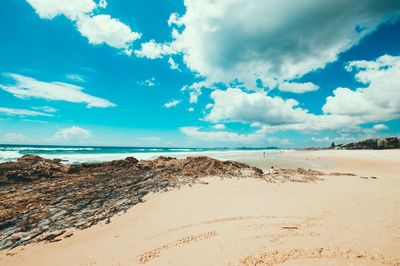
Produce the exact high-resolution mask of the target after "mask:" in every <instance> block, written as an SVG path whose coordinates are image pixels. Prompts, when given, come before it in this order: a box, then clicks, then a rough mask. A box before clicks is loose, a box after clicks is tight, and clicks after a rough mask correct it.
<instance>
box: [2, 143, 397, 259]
mask: <svg viewBox="0 0 400 266" xmlns="http://www.w3.org/2000/svg"><path fill="white" fill-rule="evenodd" d="M235 156H237V158H236V159H239V160H241V161H245V162H247V163H250V164H252V165H254V166H258V167H260V166H261V167H262V168H264V169H267V168H268V167H269V166H270V165H271V164H273V165H274V166H276V167H279V166H280V165H285V166H288V165H289V166H292V167H295V168H296V167H298V166H301V167H304V166H305V165H312V166H313V167H314V168H315V169H318V170H323V171H324V172H326V173H330V172H335V171H336V172H340V173H346V172H347V173H354V174H355V175H354V176H350V175H327V176H324V177H323V179H324V180H321V181H316V182H314V183H282V184H280V183H267V182H265V181H263V180H260V179H252V178H247V179H223V180H221V179H220V178H216V177H207V178H205V179H204V182H206V183H208V184H206V185H205V184H197V185H194V186H192V187H190V186H186V187H183V188H181V189H179V190H172V191H169V192H164V193H157V194H151V195H149V196H146V198H145V202H144V203H142V204H139V205H136V206H135V207H133V208H131V209H129V210H128V211H127V212H126V213H124V214H121V215H119V216H116V217H114V218H112V219H111V223H109V224H99V225H96V226H93V227H91V228H89V229H86V230H83V231H74V232H73V233H74V234H73V235H72V236H71V237H69V238H67V239H63V240H62V241H59V242H56V243H45V244H36V245H30V246H26V247H24V248H17V249H13V250H8V251H2V252H1V253H0V264H1V265H256V264H257V265H259V264H260V265H276V264H279V265H400V176H399V175H398V173H400V151H398V150H392V151H307V152H290V153H283V154H277V155H275V156H271V157H269V158H267V159H263V158H259V157H258V155H257V156H253V157H251V158H248V157H247V158H240V156H239V155H235Z"/></svg>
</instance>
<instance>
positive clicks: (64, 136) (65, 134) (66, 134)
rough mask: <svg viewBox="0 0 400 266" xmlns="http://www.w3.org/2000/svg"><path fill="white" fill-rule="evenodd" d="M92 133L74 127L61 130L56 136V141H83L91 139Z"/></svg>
mask: <svg viewBox="0 0 400 266" xmlns="http://www.w3.org/2000/svg"><path fill="white" fill-rule="evenodd" d="M90 136H91V133H90V131H89V130H87V129H84V128H81V127H77V126H72V127H69V128H64V129H60V130H59V131H57V132H56V133H55V134H54V137H53V138H54V140H55V141H66V140H82V139H88V138H90Z"/></svg>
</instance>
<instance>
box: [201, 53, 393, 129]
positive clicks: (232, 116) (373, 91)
mask: <svg viewBox="0 0 400 266" xmlns="http://www.w3.org/2000/svg"><path fill="white" fill-rule="evenodd" d="M346 69H347V70H349V71H355V78H356V79H357V80H358V81H359V82H360V83H363V84H365V86H364V87H362V88H356V89H349V88H337V89H336V90H334V91H333V95H332V96H329V97H327V99H326V103H325V104H324V105H323V107H322V111H323V114H318V115H317V114H313V113H310V112H309V111H308V110H307V109H303V108H300V107H299V103H298V102H297V101H295V100H293V99H282V98H281V97H276V96H275V97H271V96H269V95H268V94H266V93H265V92H245V91H243V90H241V89H235V88H230V89H227V90H214V91H213V92H212V93H211V98H212V100H214V103H213V104H212V105H210V106H209V109H208V110H209V111H208V112H207V115H206V116H205V120H206V121H209V122H213V123H218V122H240V123H243V124H250V125H252V126H253V127H255V128H258V131H257V132H259V133H260V132H264V133H267V132H274V131H279V130H296V131H308V132H312V131H325V130H340V131H346V130H348V131H354V132H356V131H361V130H362V129H361V128H360V126H361V125H363V124H366V123H373V122H379V121H388V120H392V119H396V118H400V80H399V79H398V78H397V77H399V76H400V57H397V56H388V55H384V56H381V57H379V58H377V59H376V60H373V61H354V62H350V63H348V65H347V66H346ZM373 129H374V130H375V131H376V130H382V129H384V125H379V124H378V125H376V126H375V127H374V128H373Z"/></svg>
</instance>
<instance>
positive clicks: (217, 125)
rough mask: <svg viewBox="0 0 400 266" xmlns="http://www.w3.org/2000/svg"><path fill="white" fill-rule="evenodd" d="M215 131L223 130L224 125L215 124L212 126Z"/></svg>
mask: <svg viewBox="0 0 400 266" xmlns="http://www.w3.org/2000/svg"><path fill="white" fill-rule="evenodd" d="M214 128H215V129H225V125H224V124H216V125H214Z"/></svg>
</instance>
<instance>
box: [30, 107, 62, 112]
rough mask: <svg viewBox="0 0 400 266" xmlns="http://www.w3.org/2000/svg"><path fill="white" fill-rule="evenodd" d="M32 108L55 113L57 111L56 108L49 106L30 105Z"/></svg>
mask: <svg viewBox="0 0 400 266" xmlns="http://www.w3.org/2000/svg"><path fill="white" fill-rule="evenodd" d="M32 109H35V110H38V111H43V112H46V113H55V112H57V109H56V108H53V107H50V106H35V107H32Z"/></svg>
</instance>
